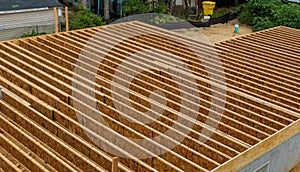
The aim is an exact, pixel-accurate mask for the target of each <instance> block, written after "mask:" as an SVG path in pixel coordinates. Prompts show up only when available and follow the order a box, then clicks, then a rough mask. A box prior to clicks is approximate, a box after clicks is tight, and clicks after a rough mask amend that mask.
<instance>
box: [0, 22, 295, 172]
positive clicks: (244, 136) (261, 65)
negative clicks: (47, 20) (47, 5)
mask: <svg viewBox="0 0 300 172" xmlns="http://www.w3.org/2000/svg"><path fill="white" fill-rule="evenodd" d="M119 30H122V31H121V32H119ZM135 35H139V36H135ZM299 42H300V31H299V30H295V29H290V28H286V27H276V28H272V29H269V30H265V31H261V32H257V33H253V34H249V35H246V36H241V37H238V38H235V39H231V40H227V41H224V42H221V43H218V44H216V45H213V46H212V45H207V44H205V43H200V42H197V41H194V40H190V39H188V38H185V37H182V36H180V35H178V34H176V33H173V32H170V31H167V30H164V29H161V28H157V27H154V26H149V25H147V24H144V23H140V22H127V23H122V24H115V25H109V26H104V27H96V28H90V29H83V30H76V31H69V32H62V33H56V34H51V35H43V36H38V37H32V38H25V39H20V40H13V41H7V42H1V43H0V91H1V95H2V99H0V142H1V144H0V168H1V169H10V170H11V171H55V170H57V171H74V170H76V171H117V170H116V169H118V170H120V171H204V172H208V171H237V170H239V169H241V168H242V167H243V166H245V165H247V164H249V163H250V162H251V161H253V160H255V159H256V158H258V157H259V156H261V155H263V154H264V153H266V152H268V151H269V150H271V149H272V148H274V147H276V146H278V145H279V144H281V143H282V142H284V141H285V140H287V139H289V138H290V137H292V136H293V135H295V134H297V133H298V132H299V118H300V115H299V112H300V92H299V87H300V73H299V69H300V65H299V62H300V58H299V53H300V44H299ZM115 43H118V44H117V46H115V47H113V48H112V49H111V47H110V45H114V44H115ZM187 45H188V46H187ZM191 48H192V49H191ZM150 49H155V50H156V51H153V52H152V51H147V50H150ZM107 52H109V53H107ZM138 52H140V53H139V54H138V55H137V54H136V53H138ZM196 54H197V55H196ZM214 55H215V56H217V57H218V58H212V56H214ZM101 56H102V57H104V59H102V60H103V61H102V63H101V65H99V66H97V65H95V64H98V63H99V61H98V60H99V59H97V57H101ZM199 57H200V59H199ZM181 62H184V63H185V66H186V67H187V68H188V70H186V69H184V67H183V66H181ZM121 63H122V64H123V65H124V66H123V69H124V70H126V71H118V74H119V75H116V70H118V67H119V66H120V64H121ZM78 64H80V65H78ZM155 66H159V67H161V68H167V69H168V70H169V71H175V72H177V73H181V74H180V75H174V76H170V74H167V73H166V72H164V71H163V70H158V69H155V70H154V69H153V70H149V69H151V68H152V67H155ZM220 66H221V67H222V70H223V71H224V75H222V72H220V71H218V70H219V67H220ZM75 70H80V71H81V72H85V73H86V74H88V75H93V74H94V71H97V72H96V73H95V81H93V80H89V79H88V78H86V77H85V76H84V75H80V73H76V72H75ZM137 70H138V71H143V72H141V73H139V74H138V75H136V76H135V78H134V79H133V80H128V79H126V78H129V77H130V74H131V73H135V72H136V71H137ZM208 71H210V72H211V73H209V72H208ZM222 76H224V79H225V80H222ZM190 77H192V78H193V79H194V80H195V83H193V82H192V80H190V79H189V78H190ZM74 78H77V79H79V80H80V81H82V82H80V81H78V80H75V79H74ZM220 78H221V79H220ZM114 79H117V80H119V81H122V83H123V85H122V84H118V83H116V82H115V81H114ZM174 80H180V81H181V82H179V83H176V82H174ZM74 83H75V84H76V85H77V86H78V87H80V88H83V89H79V88H75V87H74ZM125 85H129V86H130V89H127V87H126V86H125ZM2 87H3V88H2ZM112 87H114V88H117V89H118V90H119V91H123V92H127V91H128V96H129V99H128V97H126V95H121V94H118V95H113V94H112V93H111V90H112ZM1 88H2V89H1ZM180 88H184V90H180ZM215 88H217V90H218V91H216V90H214V89H215ZM155 90H160V91H161V92H162V94H157V93H155V94H153V95H155V96H157V98H159V99H160V100H163V99H165V97H166V98H167V100H166V103H165V104H163V103H161V102H159V101H158V100H157V99H151V98H149V97H150V96H152V93H153V91H155ZM74 92H76V95H80V96H81V97H84V98H85V99H88V100H91V101H92V100H94V98H93V97H92V96H91V95H90V93H91V92H92V93H94V95H95V98H96V99H95V103H96V106H97V107H91V106H90V105H89V103H88V102H85V101H84V100H83V99H80V98H78V97H76V96H75V95H74ZM191 92H193V93H197V94H191ZM182 94H190V95H189V96H190V97H191V98H193V100H195V99H199V100H200V101H199V102H198V101H192V100H190V99H188V98H186V97H182ZM113 96H115V97H113ZM116 97H117V98H118V99H119V100H125V99H128V102H129V103H130V105H128V104H125V103H123V102H121V101H118V106H121V107H122V108H121V109H118V108H116V105H114V103H115V98H116ZM182 101H186V102H187V103H188V104H189V105H193V106H197V107H199V109H197V110H194V109H190V108H189V107H190V106H182V104H181V103H182ZM212 101H216V102H218V103H219V104H216V105H214V104H213V102H212ZM222 104H223V105H224V110H223V113H222V114H215V115H217V116H218V115H221V116H222V118H221V119H220V121H218V119H217V118H216V116H210V115H209V114H210V112H211V111H212V108H219V109H222V108H223V106H222ZM75 105H80V106H82V108H84V109H87V110H88V111H89V112H92V114H85V113H82V112H81V111H79V110H78V109H76V107H75ZM152 106H156V107H159V108H162V109H164V111H162V114H160V113H159V112H156V111H154V110H152ZM181 108H182V109H184V110H186V111H189V112H191V113H195V114H197V116H196V120H194V119H192V118H191V117H190V114H185V113H184V112H185V111H181V110H180V109H181ZM129 110H130V111H132V112H134V113H136V114H138V115H139V116H141V117H143V119H147V120H149V121H155V122H151V123H149V124H147V125H144V124H143V122H142V121H139V120H138V119H135V118H133V117H132V116H131V112H129ZM145 112H151V114H152V115H148V114H147V113H145ZM78 114H80V115H81V116H80V117H79V116H78ZM92 115H99V116H103V117H104V118H105V121H106V122H107V123H108V124H109V127H111V128H109V127H107V126H105V125H103V124H101V123H100V122H99V121H96V120H93V119H92V117H91V116H92ZM179 117H181V118H185V119H186V120H187V121H189V122H193V127H192V128H191V130H190V131H189V133H188V137H186V138H185V139H184V140H183V141H182V142H178V141H177V140H176V139H174V138H172V137H170V136H164V139H166V140H168V141H169V142H170V143H171V144H174V145H177V146H175V147H174V148H172V149H171V150H168V147H167V146H166V145H165V144H160V143H159V142H156V141H154V140H151V139H148V138H151V137H156V136H160V135H164V133H165V132H166V131H169V130H170V131H173V132H174V133H176V135H178V136H185V133H184V131H186V130H189V128H188V126H186V125H183V124H181V123H179V122H178V121H177V120H176V119H177V118H179ZM207 121H211V123H209V124H207ZM84 122H86V123H91V124H89V125H91V126H93V125H95V126H97V128H99V129H101V130H103V131H107V132H116V133H119V134H121V135H124V137H122V138H123V139H124V143H125V144H128V145H130V146H133V148H136V149H138V150H141V151H143V152H145V153H147V154H149V155H152V157H151V158H146V159H139V158H137V157H135V156H134V155H133V154H132V153H131V152H128V151H126V150H122V149H121V148H120V147H119V146H118V145H116V144H115V143H114V142H110V141H108V138H106V137H104V136H101V135H97V133H96V132H95V131H91V130H90V128H88V127H87V126H82V123H84ZM214 123H215V124H218V125H217V127H216V129H214V127H213V124H214ZM174 124H176V125H177V126H178V128H177V129H174V128H173V127H172V126H173V125H174ZM203 130H206V131H208V133H212V134H211V135H210V134H207V133H203V132H202V131H203ZM85 131H89V133H90V135H91V136H92V138H93V140H92V139H91V137H88V135H87V132H85ZM286 132H288V133H286ZM130 138H142V139H145V140H148V142H149V143H151V144H153V145H155V146H156V147H157V148H160V149H161V150H168V151H167V152H166V153H163V154H162V155H160V156H156V154H155V153H153V152H151V150H147V149H145V148H143V147H142V146H140V145H138V144H136V143H134V142H132V141H131V139H130ZM279 138H280V139H279ZM95 140H96V141H95ZM201 140H206V141H205V142H202V141H201ZM93 141H94V142H93ZM101 142H102V143H105V144H107V145H108V146H110V147H113V148H115V149H116V150H118V151H119V152H121V153H122V154H125V155H127V156H128V157H129V158H122V157H120V158H118V163H115V158H114V157H115V156H116V155H113V154H111V152H109V151H107V150H105V149H101V148H99V147H98V145H97V144H98V143H101ZM3 155H7V156H3ZM112 167H113V168H112Z"/></svg>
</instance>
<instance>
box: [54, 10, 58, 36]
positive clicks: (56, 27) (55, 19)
mask: <svg viewBox="0 0 300 172" xmlns="http://www.w3.org/2000/svg"><path fill="white" fill-rule="evenodd" d="M53 12H54V30H55V33H58V21H57V8H56V7H54V9H53Z"/></svg>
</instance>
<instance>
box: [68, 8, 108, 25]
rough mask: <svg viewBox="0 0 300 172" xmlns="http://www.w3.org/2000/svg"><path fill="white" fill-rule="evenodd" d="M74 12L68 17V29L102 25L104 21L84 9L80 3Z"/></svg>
mask: <svg viewBox="0 0 300 172" xmlns="http://www.w3.org/2000/svg"><path fill="white" fill-rule="evenodd" d="M74 12H75V14H74V15H73V16H71V17H70V21H69V26H70V30H75V29H83V28H90V27H96V26H102V25H105V24H106V23H105V22H103V20H102V17H99V16H97V15H96V14H93V13H91V12H89V11H88V9H84V8H83V6H82V5H80V6H79V8H78V9H76V10H74Z"/></svg>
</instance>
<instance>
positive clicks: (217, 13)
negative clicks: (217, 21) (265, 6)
mask: <svg viewBox="0 0 300 172" xmlns="http://www.w3.org/2000/svg"><path fill="white" fill-rule="evenodd" d="M239 8H240V6H239V7H230V8H216V9H214V13H213V15H212V18H218V17H221V16H224V15H225V14H227V13H229V12H233V11H237V10H238V9H239Z"/></svg>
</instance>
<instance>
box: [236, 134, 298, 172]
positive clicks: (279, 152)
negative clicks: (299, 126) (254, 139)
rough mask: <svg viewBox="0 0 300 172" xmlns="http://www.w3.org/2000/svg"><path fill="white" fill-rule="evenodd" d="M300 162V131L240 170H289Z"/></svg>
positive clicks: (278, 171)
mask: <svg viewBox="0 0 300 172" xmlns="http://www.w3.org/2000/svg"><path fill="white" fill-rule="evenodd" d="M298 163H300V133H299V134H297V135H296V136H294V137H292V138H291V139H289V140H287V141H286V142H284V143H283V144H281V145H280V146H278V147H276V148H274V149H273V150H271V151H270V152H268V153H267V154H265V155H264V156H262V157H260V158H258V159H256V160H255V161H254V162H252V163H251V164H249V165H248V166H247V167H245V168H243V169H242V170H240V171H239V172H256V171H258V169H260V168H261V167H267V166H269V167H268V168H264V170H265V171H264V170H261V171H259V172H289V171H290V170H292V169H293V167H295V166H296V165H297V164H298Z"/></svg>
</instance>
